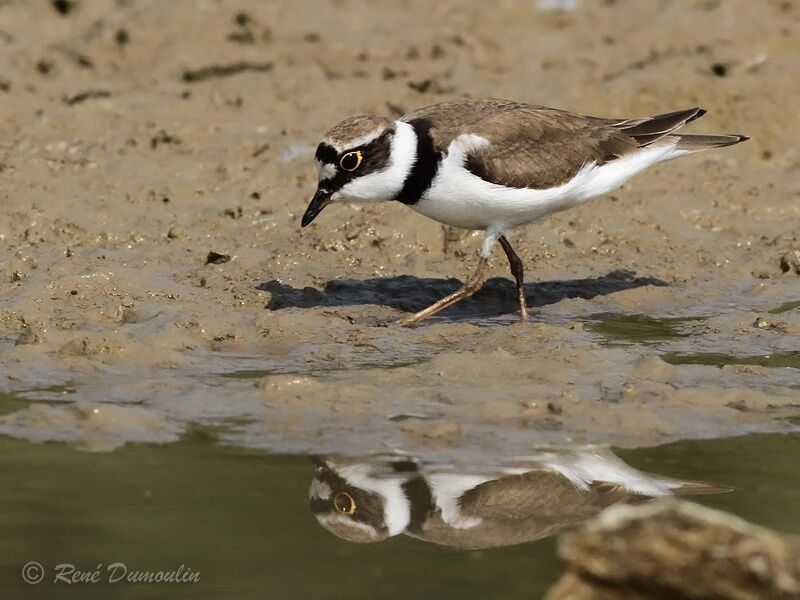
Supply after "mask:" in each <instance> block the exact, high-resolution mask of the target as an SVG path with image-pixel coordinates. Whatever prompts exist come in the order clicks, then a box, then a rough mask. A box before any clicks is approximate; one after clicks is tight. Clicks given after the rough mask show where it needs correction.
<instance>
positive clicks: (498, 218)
mask: <svg viewBox="0 0 800 600" xmlns="http://www.w3.org/2000/svg"><path fill="white" fill-rule="evenodd" d="M489 143H490V142H489V141H488V140H486V139H483V138H481V137H478V136H475V135H462V136H460V137H458V138H456V139H455V140H453V142H451V144H450V146H449V147H448V152H447V156H446V157H445V158H444V160H443V161H442V164H441V165H440V166H439V171H438V172H437V174H436V177H435V178H434V180H433V183H432V185H431V187H430V189H428V191H427V192H426V193H425V194H424V195H423V197H422V199H421V200H420V201H419V202H418V203H417V204H415V205H412V208H413V209H414V210H416V211H417V212H419V213H420V214H423V215H425V216H426V217H429V218H431V219H434V220H436V221H439V222H440V223H444V224H446V225H452V226H454V227H461V228H464V229H493V230H496V231H506V230H508V229H511V228H513V227H517V226H518V225H523V224H525V223H530V222H532V221H536V220H537V219H541V218H543V217H545V216H547V215H549V214H551V213H554V212H558V211H561V210H565V209H567V208H571V207H573V206H576V205H578V204H581V203H583V202H586V201H587V200H591V199H592V198H596V197H598V196H602V195H603V194H607V193H608V192H610V191H612V190H614V189H616V188H618V187H619V186H621V185H622V184H623V183H625V182H626V181H627V180H628V179H630V178H631V177H633V176H634V175H636V174H637V173H639V172H640V171H643V170H644V169H646V168H647V167H650V166H652V165H654V164H656V163H659V162H662V161H665V160H669V159H671V158H675V157H678V156H682V155H684V154H687V152H686V151H684V150H677V149H676V148H675V144H674V143H673V144H664V145H658V146H651V147H648V148H643V149H642V150H639V151H638V152H636V153H634V154H631V155H630V156H626V157H624V158H618V159H617V160H614V161H612V162H610V163H606V164H603V165H600V166H598V165H596V164H595V163H589V164H587V165H585V166H584V167H583V168H582V169H581V170H580V171H579V172H578V173H577V175H575V177H574V178H573V179H572V180H570V181H568V182H567V183H565V184H563V185H560V186H558V187H554V188H550V189H543V190H533V189H527V188H508V187H505V186H502V185H497V184H495V183H491V182H488V181H485V180H483V179H481V178H480V177H478V176H476V175H473V174H472V173H470V172H469V171H468V170H467V169H466V168H464V162H465V158H466V154H467V152H468V151H469V150H471V149H473V148H476V147H481V146H483V145H486V144H489Z"/></svg>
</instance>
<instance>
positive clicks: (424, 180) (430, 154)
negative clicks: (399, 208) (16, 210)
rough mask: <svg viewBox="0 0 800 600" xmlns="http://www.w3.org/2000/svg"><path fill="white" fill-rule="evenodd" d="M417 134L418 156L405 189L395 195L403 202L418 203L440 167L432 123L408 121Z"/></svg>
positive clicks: (418, 120)
mask: <svg viewBox="0 0 800 600" xmlns="http://www.w3.org/2000/svg"><path fill="white" fill-rule="evenodd" d="M408 124H409V125H411V127H413V128H414V133H416V134H417V158H416V160H415V161H414V164H413V165H412V166H411V170H410V171H409V172H408V175H407V176H406V180H405V182H404V183H403V189H401V190H400V191H399V192H398V194H397V195H396V196H395V197H394V199H395V200H397V201H399V202H402V203H403V204H416V203H417V202H419V201H420V198H422V195H423V194H424V193H425V192H426V191H427V190H428V188H430V187H431V183H433V178H434V177H436V171H437V170H438V169H439V160H440V158H441V156H440V154H439V153H438V152H437V151H436V149H435V148H434V146H433V138H432V137H431V134H430V129H431V123H430V121H428V120H427V119H414V120H412V121H409V122H408Z"/></svg>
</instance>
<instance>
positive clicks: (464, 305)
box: [257, 270, 667, 318]
mask: <svg viewBox="0 0 800 600" xmlns="http://www.w3.org/2000/svg"><path fill="white" fill-rule="evenodd" d="M461 285H462V284H461V281H459V280H458V279H453V278H451V279H437V278H431V277H425V278H419V277H412V276H410V275H400V276H397V277H375V278H372V279H363V280H362V279H334V280H331V281H329V282H328V283H327V284H325V287H324V289H323V290H318V289H317V288H313V287H305V288H295V287H292V286H290V285H285V284H283V283H281V282H279V281H276V280H271V281H266V282H264V283H262V284H260V285H258V286H257V287H258V289H260V290H263V291H267V292H269V293H270V294H271V297H270V299H269V302H268V303H267V306H266V308H268V309H270V310H279V309H282V308H289V307H298V308H312V307H315V306H327V307H335V306H354V305H359V304H376V305H381V306H389V307H391V308H396V309H399V310H403V311H407V312H414V311H417V310H421V309H423V308H425V307H426V306H429V305H430V304H432V303H433V302H436V301H437V300H439V299H440V298H442V297H444V296H446V295H447V294H450V293H451V292H454V291H455V290H457V289H458V288H459V287H461ZM647 285H655V286H666V285H667V283H666V282H665V281H663V280H661V279H657V278H655V277H636V276H635V273H633V272H632V271H628V270H615V271H611V272H610V273H608V274H606V275H602V276H600V277H590V278H586V279H570V280H562V281H542V282H536V283H528V284H525V295H526V297H527V299H528V306H532V307H535V306H544V305H547V304H555V303H556V302H559V301H560V300H563V299H565V298H584V299H589V298H594V297H595V296H603V295H606V294H612V293H614V292H620V291H622V290H629V289H633V288H637V287H643V286H647ZM518 309H519V305H518V304H517V294H516V286H515V284H514V283H513V282H512V281H511V280H509V279H505V278H503V277H493V278H491V279H489V280H488V281H486V283H485V284H484V286H483V288H482V289H481V290H480V291H479V292H478V293H476V294H475V295H474V296H472V297H471V298H468V299H466V300H463V301H462V302H459V303H457V304H456V305H454V306H451V307H449V308H447V309H445V311H442V314H443V315H445V316H449V317H453V318H458V317H467V316H477V315H484V316H486V315H490V314H504V313H513V312H516V311H517V310H518Z"/></svg>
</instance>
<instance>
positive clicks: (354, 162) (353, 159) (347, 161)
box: [339, 150, 363, 171]
mask: <svg viewBox="0 0 800 600" xmlns="http://www.w3.org/2000/svg"><path fill="white" fill-rule="evenodd" d="M362 158H363V157H362V156H361V150H355V151H353V152H348V153H347V154H345V155H344V156H342V158H341V159H340V160H339V166H340V167H342V169H344V170H345V171H355V170H356V169H357V168H358V165H360V164H361V159H362Z"/></svg>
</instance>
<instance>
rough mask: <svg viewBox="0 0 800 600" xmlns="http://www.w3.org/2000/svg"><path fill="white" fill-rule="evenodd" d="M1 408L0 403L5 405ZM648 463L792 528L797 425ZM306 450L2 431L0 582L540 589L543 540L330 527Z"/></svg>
mask: <svg viewBox="0 0 800 600" xmlns="http://www.w3.org/2000/svg"><path fill="white" fill-rule="evenodd" d="M6 408H8V407H6ZM615 452H616V454H617V455H618V456H619V457H621V458H622V459H624V460H625V461H626V462H627V463H629V464H630V465H632V466H634V467H636V468H638V469H641V470H644V471H647V472H650V473H657V474H659V475H664V476H670V477H676V478H685V479H692V480H704V481H709V482H714V483H716V484H721V485H727V486H733V487H735V490H734V491H732V492H730V493H723V494H718V495H703V496H697V497H695V498H694V499H695V500H696V501H699V502H702V503H703V504H707V505H709V506H714V507H717V508H721V509H723V510H727V511H731V512H733V513H735V514H737V515H740V516H742V517H744V518H746V519H749V520H752V521H754V522H756V523H760V524H763V525H767V526H770V527H773V528H775V529H777V530H779V531H783V532H788V533H795V534H800V487H799V486H798V485H797V481H798V478H800V465H798V463H797V461H795V460H789V459H788V458H789V457H793V456H797V455H798V452H800V435H794V434H789V435H749V436H745V437H738V438H730V439H718V440H709V441H688V442H679V443H675V444H669V445H665V446H660V447H655V448H648V449H639V450H620V451H615ZM313 474H314V470H313V468H312V464H311V462H310V461H309V459H308V457H306V456H289V455H273V454H267V453H264V452H259V451H252V450H246V449H241V448H235V447H230V446H223V445H220V444H219V443H218V441H217V439H216V436H215V433H214V431H213V430H211V429H195V430H192V431H191V432H190V433H189V434H187V435H186V436H184V437H183V439H181V441H180V442H178V443H175V444H169V445H163V446H162V445H144V444H142V445H127V446H124V447H122V448H119V449H117V450H115V451H113V452H110V453H103V454H96V453H87V452H82V451H78V450H74V449H71V448H69V447H66V446H64V445H61V444H52V443H49V444H31V443H28V442H24V441H21V440H15V439H11V438H2V439H0V479H2V481H3V482H4V485H3V487H2V492H0V532H1V533H2V534H1V535H0V540H2V541H0V548H1V549H2V551H0V556H1V557H2V559H0V560H2V565H1V566H0V573H2V576H1V577H2V585H1V586H0V587H2V589H3V590H5V591H6V592H7V593H9V596H6V597H22V595H23V594H24V595H25V597H26V598H36V597H42V598H45V597H47V598H50V597H56V596H57V597H59V598H63V597H76V598H77V597H80V598H107V597H108V594H109V593H110V588H111V587H113V593H114V597H116V598H140V597H142V594H143V590H146V593H147V594H148V597H154V598H158V597H164V598H189V597H191V598H211V597H215V598H216V597H231V598H236V597H269V598H285V597H304V598H323V597H324V598H343V599H348V600H353V599H356V598H376V597H381V598H402V597H409V596H411V595H413V596H414V597H441V596H443V595H458V596H459V597H462V598H485V597H487V596H488V595H492V596H494V597H505V598H515V597H519V598H523V597H525V598H530V597H539V596H540V595H541V593H542V592H543V591H544V590H545V589H546V588H547V587H548V586H549V585H550V584H551V583H552V582H553V581H554V580H555V579H556V578H557V576H558V574H559V565H558V561H557V559H556V557H555V543H554V540H553V538H548V539H542V540H538V541H534V542H527V543H522V544H519V545H516V546H509V547H502V548H495V549H490V550H460V549H456V548H448V547H445V546H438V545H434V544H430V543H425V542H422V541H419V540H415V539H411V538H409V537H406V536H397V537H393V538H390V539H388V540H386V541H383V542H378V543H374V544H354V543H351V542H347V541H343V540H341V539H338V538H337V537H334V536H333V535H331V534H330V533H329V532H327V531H325V530H324V529H323V528H322V527H320V525H318V524H317V522H316V521H315V519H314V518H313V516H312V514H311V512H310V510H309V501H308V490H309V484H310V482H311V479H312V477H313ZM32 560H35V561H38V562H40V563H42V564H43V565H44V567H45V570H46V572H47V573H48V576H49V577H52V576H53V568H54V566H55V565H56V564H59V563H72V564H74V565H75V566H76V567H77V568H78V569H84V570H89V571H90V570H93V569H95V568H97V566H98V565H101V566H100V569H101V570H102V569H105V568H106V566H107V565H108V564H110V563H113V562H117V561H119V562H123V563H125V564H126V566H127V568H128V569H129V570H134V569H138V570H170V569H176V568H178V567H179V566H180V565H181V564H183V565H185V567H186V568H188V569H189V570H190V571H191V572H197V573H199V574H200V581H199V583H194V584H171V585H166V584H162V585H150V586H147V587H146V588H145V587H143V584H125V583H116V584H113V586H112V585H111V584H108V583H99V584H80V585H77V584H76V585H72V586H67V585H66V584H63V583H60V584H53V583H48V582H42V583H40V584H38V585H37V586H31V585H27V584H25V583H23V582H22V581H21V578H20V568H21V566H22V565H23V564H24V563H26V562H27V561H32Z"/></svg>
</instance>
